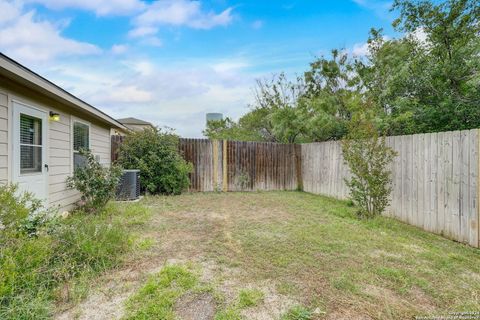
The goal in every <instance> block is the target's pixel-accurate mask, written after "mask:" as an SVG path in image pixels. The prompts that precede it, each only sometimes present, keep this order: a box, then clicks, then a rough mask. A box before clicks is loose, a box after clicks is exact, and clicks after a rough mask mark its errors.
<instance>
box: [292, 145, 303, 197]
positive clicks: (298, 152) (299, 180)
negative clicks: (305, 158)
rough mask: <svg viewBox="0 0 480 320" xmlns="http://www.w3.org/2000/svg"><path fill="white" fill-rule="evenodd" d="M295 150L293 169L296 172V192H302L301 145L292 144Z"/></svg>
mask: <svg viewBox="0 0 480 320" xmlns="http://www.w3.org/2000/svg"><path fill="white" fill-rule="evenodd" d="M293 147H294V150H295V168H296V170H297V190H299V191H303V175H302V145H301V144H294V145H293Z"/></svg>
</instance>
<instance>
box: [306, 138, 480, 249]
mask: <svg viewBox="0 0 480 320" xmlns="http://www.w3.org/2000/svg"><path fill="white" fill-rule="evenodd" d="M387 143H388V145H389V146H390V147H392V148H393V149H394V150H395V151H397V153H398V156H397V157H396V158H395V160H394V161H393V164H392V183H393V191H392V194H391V205H390V207H389V208H388V209H387V215H390V216H393V217H395V218H397V219H400V220H402V221H404V222H406V223H409V224H412V225H414V226H418V227H420V228H423V229H425V230H427V231H430V232H434V233H438V234H441V235H444V236H446V237H448V238H451V239H455V240H457V241H460V242H465V243H468V244H470V245H472V246H475V247H479V246H480V244H479V233H480V229H479V220H480V219H479V216H480V211H479V206H478V199H479V187H478V186H479V175H478V173H479V165H480V163H479V130H477V129H475V130H467V131H454V132H441V133H429V134H416V135H409V136H397V137H388V138H387ZM302 158H303V163H302V172H303V174H302V175H303V186H304V190H305V191H307V192H312V193H316V194H324V195H328V196H333V197H336V198H339V199H346V198H347V197H348V188H347V187H346V185H345V182H344V179H345V178H347V177H348V175H349V172H348V167H347V166H346V165H345V164H344V162H343V157H342V150H341V143H340V142H323V143H311V144H304V145H302Z"/></svg>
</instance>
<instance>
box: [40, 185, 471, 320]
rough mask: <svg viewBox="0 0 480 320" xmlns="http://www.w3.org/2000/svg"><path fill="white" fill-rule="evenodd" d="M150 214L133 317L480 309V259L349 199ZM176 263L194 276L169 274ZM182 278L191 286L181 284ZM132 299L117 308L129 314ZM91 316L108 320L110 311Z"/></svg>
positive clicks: (222, 200)
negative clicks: (366, 211)
mask: <svg viewBox="0 0 480 320" xmlns="http://www.w3.org/2000/svg"><path fill="white" fill-rule="evenodd" d="M141 205H142V206H143V207H148V208H149V211H151V212H152V214H153V216H152V219H151V220H150V222H149V223H148V224H146V225H142V237H141V238H138V239H137V240H136V241H135V243H136V246H138V247H139V248H144V249H145V250H146V251H145V252H146V253H145V254H143V255H142V256H141V257H140V258H135V257H134V258H135V259H134V258H131V259H130V261H132V260H135V261H134V262H131V263H130V267H129V268H128V269H127V270H126V272H124V274H127V275H129V274H131V273H132V272H134V273H135V274H137V273H138V272H139V270H141V271H142V272H143V273H144V274H147V275H148V274H150V275H151V274H155V275H154V276H152V277H148V276H145V277H144V276H138V277H136V278H135V279H137V278H138V279H137V280H135V281H136V282H135V283H134V284H132V290H131V291H128V292H130V293H131V292H134V293H133V295H132V296H131V297H130V298H129V299H127V298H126V299H127V301H128V302H127V303H126V304H125V305H126V313H125V314H124V316H125V317H126V318H127V319H128V318H133V319H140V318H142V315H148V316H144V317H143V318H156V319H159V318H161V319H169V317H170V318H172V317H175V316H178V314H176V312H177V311H178V310H177V309H176V308H175V305H176V304H177V303H179V302H182V301H183V302H184V304H183V305H182V306H183V307H184V308H183V309H182V310H183V311H185V306H201V302H202V301H210V302H209V303H214V304H215V306H214V307H215V308H214V312H213V311H212V313H211V315H212V316H211V317H210V318H208V319H211V318H212V317H213V319H215V320H238V319H272V320H273V319H282V320H295V319H301V320H304V319H305V320H317V319H411V318H413V317H414V316H416V315H417V316H419V315H437V316H439V315H445V314H448V313H449V312H456V311H477V310H480V250H478V249H474V248H471V247H468V246H466V245H463V244H460V243H456V242H453V241H450V240H447V239H444V238H442V237H440V236H437V235H433V234H430V233H427V232H424V231H422V230H420V229H418V228H415V227H412V226H409V225H406V224H403V223H401V222H399V221H396V220H393V219H390V218H385V217H379V218H375V219H373V220H369V221H362V220H358V219H357V218H356V217H355V214H354V212H355V208H354V207H352V206H351V204H349V203H348V202H343V201H338V200H334V199H331V198H327V197H321V196H315V195H312V194H307V193H302V192H268V193H267V192H258V193H255V192H252V193H204V194H185V195H181V196H175V197H146V198H145V199H144V200H143V201H142V202H141ZM172 264H173V265H178V264H179V265H189V266H193V267H192V268H187V269H180V270H177V271H176V272H173V274H174V275H175V276H172V277H167V276H166V275H161V273H162V271H160V273H158V272H159V270H163V269H161V268H162V266H165V265H166V266H171V265H172ZM168 268H170V267H167V270H168ZM182 270H183V271H182ZM127 271H128V272H127ZM192 275H193V276H192ZM177 276H178V277H179V278H175V277H177ZM163 277H166V279H171V281H170V280H168V281H167V280H161V279H163ZM183 277H186V279H189V280H188V281H186V282H182V281H183V280H182V281H179V282H178V281H177V280H175V279H183ZM131 278H132V277H131V276H129V277H128V279H131ZM172 279H173V280H172ZM193 279H195V280H193ZM107 288H108V285H107ZM137 288H140V289H138V290H137V291H136V289H137ZM112 295H113V297H110V295H109V299H110V300H111V301H116V299H115V296H114V294H113V293H112ZM196 297H198V298H196ZM195 299H198V301H195ZM120 300H121V299H119V301H120ZM94 301H95V300H94ZM121 301H122V302H120V304H118V302H115V303H117V304H113V305H112V306H113V307H112V306H111V307H112V308H113V309H121V307H122V305H123V301H124V300H121ZM212 301H213V302H212ZM32 303H34V301H32ZM160 306H163V307H160ZM88 308H90V309H91V310H90V312H89V313H88V314H90V315H97V314H101V313H102V305H101V304H88ZM208 310H210V311H211V309H208ZM150 312H151V313H150ZM84 314H86V313H84ZM104 314H105V313H104ZM213 314H215V316H213ZM163 315H165V317H164V316H163Z"/></svg>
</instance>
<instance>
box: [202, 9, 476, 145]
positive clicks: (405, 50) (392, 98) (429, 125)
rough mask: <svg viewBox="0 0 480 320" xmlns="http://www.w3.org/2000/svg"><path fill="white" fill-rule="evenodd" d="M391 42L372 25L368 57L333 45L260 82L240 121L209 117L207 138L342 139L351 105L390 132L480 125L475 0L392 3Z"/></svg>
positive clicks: (352, 109) (427, 130) (279, 140)
mask: <svg viewBox="0 0 480 320" xmlns="http://www.w3.org/2000/svg"><path fill="white" fill-rule="evenodd" d="M392 11H393V12H396V13H397V14H398V18H397V19H396V20H395V21H394V23H393V26H394V28H395V30H396V31H398V32H400V33H402V34H403V36H402V37H400V38H397V39H388V38H387V37H385V36H384V35H383V33H382V30H381V29H380V30H376V29H372V30H371V32H370V36H369V38H368V46H369V54H368V55H367V56H365V57H354V56H351V55H350V54H348V52H347V51H345V50H333V51H332V53H331V55H330V56H329V57H320V58H317V59H316V60H315V61H313V62H312V63H311V64H310V69H309V70H307V71H306V72H305V73H304V74H303V75H301V76H298V77H297V78H296V79H294V80H293V81H292V80H289V79H287V77H286V75H285V74H283V73H281V74H280V75H278V76H275V77H273V79H271V80H259V81H257V85H256V88H255V98H256V99H255V103H254V105H253V106H251V111H250V112H248V113H247V114H245V115H244V116H243V117H241V118H240V120H239V121H238V122H235V121H232V120H231V119H226V120H224V121H220V122H210V123H209V124H208V125H207V128H206V130H205V132H204V134H205V135H206V136H208V137H210V138H221V139H234V140H244V141H247V140H251V141H274V142H286V143H293V142H310V141H325V140H332V139H340V138H342V137H344V136H345V135H346V134H347V131H348V130H347V128H348V123H349V121H350V120H351V117H352V113H354V112H356V110H360V109H361V110H366V109H368V110H369V112H371V113H373V114H374V117H373V118H374V120H373V123H375V125H376V128H377V130H380V131H381V132H383V133H387V134H390V135H400V134H413V133H421V132H436V131H447V130H460V129H471V128H478V127H480V6H479V5H478V0H446V1H443V2H440V3H438V2H432V1H427V0H417V1H416V0H395V1H394V2H393V5H392Z"/></svg>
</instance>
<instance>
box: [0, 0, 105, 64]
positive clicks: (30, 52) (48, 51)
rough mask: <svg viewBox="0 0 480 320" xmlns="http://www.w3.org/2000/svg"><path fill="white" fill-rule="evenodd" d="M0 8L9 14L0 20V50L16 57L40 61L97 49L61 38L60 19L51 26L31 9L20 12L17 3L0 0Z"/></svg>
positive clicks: (27, 60)
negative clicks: (6, 17) (7, 17)
mask: <svg viewBox="0 0 480 320" xmlns="http://www.w3.org/2000/svg"><path fill="white" fill-rule="evenodd" d="M0 8H1V9H3V10H6V11H7V12H9V13H10V16H9V17H10V19H3V20H0V50H1V51H3V52H5V53H6V54H7V55H10V56H12V57H14V58H16V59H19V60H21V61H25V62H40V61H47V60H50V59H53V58H55V57H59V56H72V55H90V54H98V53H100V52H101V50H100V49H99V48H98V47H96V46H95V45H92V44H89V43H86V42H80V41H75V40H72V39H68V38H66V37H63V36H62V35H61V28H62V27H65V22H64V21H63V22H62V23H61V24H59V25H54V24H52V23H51V22H49V21H46V20H40V19H38V18H37V17H36V13H35V11H29V12H26V13H23V12H22V8H21V6H20V5H18V4H13V3H12V2H8V1H2V0H0Z"/></svg>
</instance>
